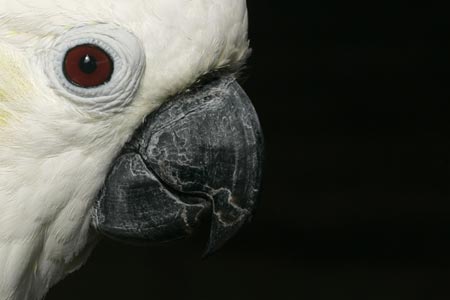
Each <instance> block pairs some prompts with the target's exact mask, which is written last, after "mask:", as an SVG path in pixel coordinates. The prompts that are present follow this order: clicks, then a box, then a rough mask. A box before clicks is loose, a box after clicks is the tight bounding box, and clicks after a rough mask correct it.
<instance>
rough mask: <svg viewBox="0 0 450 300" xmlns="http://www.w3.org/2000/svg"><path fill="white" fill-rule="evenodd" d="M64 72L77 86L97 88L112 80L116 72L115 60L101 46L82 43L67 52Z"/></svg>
mask: <svg viewBox="0 0 450 300" xmlns="http://www.w3.org/2000/svg"><path fill="white" fill-rule="evenodd" d="M63 73H64V76H65V77H66V79H67V80H68V81H69V82H70V83H71V84H73V85H75V86H78V87H81V88H95V87H98V86H100V85H103V84H106V83H107V82H109V81H110V80H111V77H112V75H113V73H114V61H113V59H112V58H111V56H110V55H109V54H108V52H107V51H105V50H103V49H102V48H101V47H99V46H97V45H94V44H81V45H77V46H75V47H73V48H71V49H69V50H68V51H67V52H66V54H65V56H64V60H63Z"/></svg>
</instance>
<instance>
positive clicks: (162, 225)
mask: <svg viewBox="0 0 450 300" xmlns="http://www.w3.org/2000/svg"><path fill="white" fill-rule="evenodd" d="M262 156H263V136H262V131H261V127H260V124H259V121H258V117H257V114H256V112H255V109H254V107H253V106H252V104H251V102H250V99H249V98H248V97H247V95H246V94H245V92H244V91H243V90H242V88H241V87H240V86H239V84H238V83H237V82H236V81H235V79H234V78H231V77H226V78H222V79H219V80H216V81H214V82H212V83H210V84H208V85H206V86H204V87H202V88H200V89H197V90H195V91H191V92H189V93H186V94H183V95H179V96H177V97H175V99H173V100H172V101H169V102H168V103H166V104H165V105H163V106H162V107H161V108H159V109H158V110H157V111H156V112H154V113H152V114H151V115H150V116H149V117H148V118H147V119H146V121H145V122H144V124H142V126H141V127H140V128H139V129H138V130H137V131H136V133H135V135H134V136H133V138H132V139H131V140H130V142H129V143H128V144H127V145H126V146H125V147H124V149H123V150H122V152H121V154H120V155H119V157H118V158H117V159H116V160H115V161H114V163H113V165H112V168H111V171H110V173H109V175H108V177H107V179H106V182H105V186H104V187H103V189H102V191H101V193H100V194H99V197H98V199H97V201H96V203H95V209H94V217H93V222H94V226H95V227H96V228H97V230H98V231H100V232H101V233H103V234H105V235H107V236H110V237H112V238H116V239H119V240H127V241H143V242H162V241H168V240H173V239H178V238H181V237H185V236H187V235H188V234H190V233H191V232H192V229H193V228H194V227H195V225H196V224H197V223H199V218H200V216H201V215H204V214H207V215H210V216H211V218H212V219H211V233H210V237H209V243H208V248H207V253H211V252H214V251H216V250H217V249H218V248H220V247H221V246H222V245H223V244H224V243H225V242H226V241H227V240H229V239H230V238H231V237H232V236H233V235H234V234H235V233H236V232H237V231H238V229H240V228H241V226H242V225H243V224H244V223H246V222H247V221H248V220H249V219H250V218H251V216H252V214H253V212H254V208H255V204H256V201H257V196H258V192H259V190H260V184H261V171H262V160H263V158H262Z"/></svg>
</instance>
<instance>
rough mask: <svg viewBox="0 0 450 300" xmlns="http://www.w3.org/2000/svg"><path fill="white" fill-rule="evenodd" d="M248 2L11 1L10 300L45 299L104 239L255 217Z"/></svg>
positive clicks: (2, 116) (224, 227) (0, 222)
mask: <svg viewBox="0 0 450 300" xmlns="http://www.w3.org/2000/svg"><path fill="white" fill-rule="evenodd" d="M248 55H249V41H248V37H247V8H246V3H245V0H126V1H125V0H96V1H91V0H89V1H88V0H77V1H74V0H14V1H6V0H0V300H36V299H42V298H43V297H44V296H45V294H46V293H47V292H48V290H49V288H50V287H52V286H53V285H54V284H56V283H57V282H58V281H60V280H61V279H62V278H64V277H65V276H66V275H67V274H69V273H71V272H73V271H75V270H77V269H78V268H80V267H81V266H82V265H83V263H84V262H85V261H86V259H87V257H88V256H89V254H90V252H91V250H92V248H93V247H94V245H95V242H96V240H97V236H98V235H99V234H104V235H106V236H109V237H111V238H114V239H117V240H123V241H132V242H162V241H169V240H173V239H178V238H182V237H185V236H187V235H188V234H189V233H190V232H191V231H192V230H193V228H194V227H195V226H196V225H197V224H198V222H199V221H200V220H201V219H202V216H205V215H206V216H210V217H211V234H210V238H209V243H208V249H207V252H213V251H215V250H216V249H217V248H219V247H220V246H222V245H223V243H224V242H226V241H227V240H228V239H229V238H230V237H231V236H232V235H234V234H235V232H236V231H237V230H238V229H239V228H240V227H241V226H242V225H243V224H244V223H245V222H246V221H248V219H249V218H250V217H251V215H252V213H253V211H254V206H255V202H256V198H257V194H258V190H259V187H260V178H261V157H262V143H263V141H262V133H261V129H260V125H259V122H258V118H257V115H256V113H255V110H254V108H253V106H252V104H251V102H250V100H249V99H248V97H247V96H246V94H245V93H244V91H243V90H242V89H241V87H240V86H239V85H238V83H237V82H236V78H235V74H236V72H237V71H238V70H239V68H240V67H241V66H242V65H243V63H244V62H245V59H246V58H247V57H248Z"/></svg>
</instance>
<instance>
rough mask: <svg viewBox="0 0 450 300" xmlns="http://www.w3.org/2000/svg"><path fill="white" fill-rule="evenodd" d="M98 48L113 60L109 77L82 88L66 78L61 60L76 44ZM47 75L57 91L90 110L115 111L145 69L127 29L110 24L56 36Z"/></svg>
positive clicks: (126, 100)
mask: <svg viewBox="0 0 450 300" xmlns="http://www.w3.org/2000/svg"><path fill="white" fill-rule="evenodd" d="M83 44H92V45H96V46H98V47H100V48H102V49H103V50H104V51H106V52H107V53H108V55H109V56H110V57H111V59H112V60H113V62H114V71H113V74H112V76H111V79H110V80H109V81H108V82H107V83H105V84H103V85H100V86H97V87H94V88H89V89H86V88H83V87H79V86H76V85H74V84H73V83H72V82H70V81H69V80H67V78H66V76H65V74H64V68H63V65H64V60H65V57H66V54H67V52H68V51H69V50H70V49H72V48H74V47H76V46H79V45H83ZM47 62H48V63H47V66H48V68H47V75H48V77H49V79H50V85H51V87H52V88H53V89H54V90H55V91H56V92H57V93H58V94H60V95H62V96H64V97H65V98H67V99H69V100H71V101H73V102H75V103H76V104H77V105H80V106H85V107H87V108H88V109H89V110H94V111H101V112H105V111H116V110H120V108H122V107H124V106H126V105H127V104H129V103H130V101H131V100H132V99H133V96H134V94H135V93H136V91H137V89H138V87H139V84H140V80H141V78H142V74H143V72H144V69H145V52H144V48H143V46H142V44H141V42H140V41H139V40H138V38H137V37H136V36H135V35H133V34H132V33H131V32H129V31H127V30H125V29H123V28H121V27H119V26H117V25H113V24H96V25H89V26H82V27H77V28H74V29H71V30H69V31H68V32H66V33H64V34H63V35H61V36H60V37H58V38H57V40H56V41H55V44H54V45H53V47H52V51H50V53H49V55H48V56H47Z"/></svg>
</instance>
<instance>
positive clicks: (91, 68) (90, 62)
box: [80, 54, 97, 74]
mask: <svg viewBox="0 0 450 300" xmlns="http://www.w3.org/2000/svg"><path fill="white" fill-rule="evenodd" d="M80 69H81V71H83V73H86V74H92V73H94V72H95V70H97V60H96V59H95V57H93V56H90V55H89V54H86V56H84V57H82V58H81V59H80Z"/></svg>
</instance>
